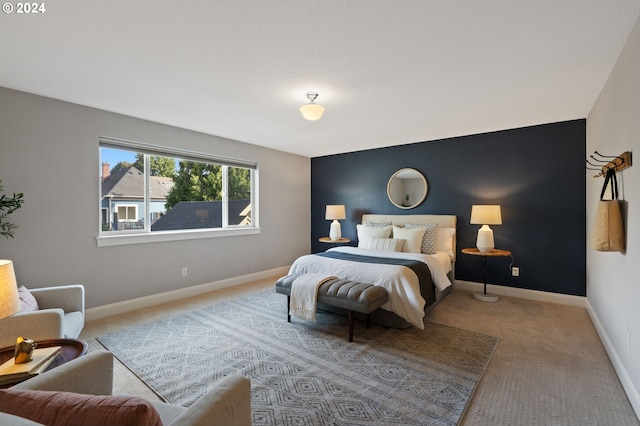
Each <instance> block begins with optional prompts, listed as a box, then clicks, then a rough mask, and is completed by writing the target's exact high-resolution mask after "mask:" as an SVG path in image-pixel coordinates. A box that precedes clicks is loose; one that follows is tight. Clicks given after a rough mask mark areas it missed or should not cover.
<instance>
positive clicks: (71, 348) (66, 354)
mask: <svg viewBox="0 0 640 426" xmlns="http://www.w3.org/2000/svg"><path fill="white" fill-rule="evenodd" d="M36 342H37V343H38V348H49V347H52V346H60V353H58V355H56V358H55V359H54V360H53V362H51V364H49V366H48V367H47V369H46V370H45V371H49V370H51V369H52V368H56V367H58V366H60V365H62V364H65V363H67V362H69V361H71V360H73V359H76V358H78V357H81V356H82V355H85V354H86V353H87V351H88V349H89V345H88V344H87V342H85V341H84V340H80V339H67V338H61V339H50V340H38V341H36ZM14 352H15V346H9V347H6V348H2V349H0V364H2V363H3V362H5V361H7V360H9V359H11V358H13V356H14ZM31 377H33V376H28V377H27V378H23V379H21V380H19V381H24V380H28V379H30V378H31ZM15 384H16V383H5V384H3V385H0V389H6V388H8V387H11V386H13V385H15Z"/></svg>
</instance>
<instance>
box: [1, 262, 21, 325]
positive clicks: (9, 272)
mask: <svg viewBox="0 0 640 426" xmlns="http://www.w3.org/2000/svg"><path fill="white" fill-rule="evenodd" d="M19 311H20V298H19V297H18V285H17V283H16V274H15V272H14V271H13V262H11V261H10V260H2V259H0V318H6V317H10V316H11V315H13V314H15V313H18V312H19Z"/></svg>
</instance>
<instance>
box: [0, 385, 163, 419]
mask: <svg viewBox="0 0 640 426" xmlns="http://www.w3.org/2000/svg"><path fill="white" fill-rule="evenodd" d="M0 411H2V412H5V413H9V414H13V415H15V416H19V417H22V418H25V419H29V420H32V421H34V422H38V423H42V424H46V425H48V426H57V425H65V426H75V425H78V426H84V425H89V424H92V425H93V424H95V425H98V424H99V425H104V426H110V425H113V426H126V425H132V426H133V425H136V426H137V425H148V426H162V421H161V420H160V416H159V415H158V412H157V411H156V410H155V409H154V408H153V406H152V405H151V403H150V402H149V401H147V400H145V399H143V398H137V397H128V396H111V395H109V396H104V395H99V396H96V395H83V394H78V393H71V392H51V391H38V390H12V389H3V390H0Z"/></svg>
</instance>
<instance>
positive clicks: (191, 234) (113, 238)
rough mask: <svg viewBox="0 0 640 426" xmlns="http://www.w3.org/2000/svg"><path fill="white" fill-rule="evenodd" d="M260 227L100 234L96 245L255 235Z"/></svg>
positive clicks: (107, 245)
mask: <svg viewBox="0 0 640 426" xmlns="http://www.w3.org/2000/svg"><path fill="white" fill-rule="evenodd" d="M259 233H260V228H253V227H251V228H227V229H199V230H189V231H169V232H161V231H157V232H150V233H145V234H119V235H100V236H98V237H97V238H96V242H97V246H98V247H111V246H122V245H129V244H146V243H160V242H165V241H184V240H199V239H202V238H218V237H232V236H240V235H255V234H259Z"/></svg>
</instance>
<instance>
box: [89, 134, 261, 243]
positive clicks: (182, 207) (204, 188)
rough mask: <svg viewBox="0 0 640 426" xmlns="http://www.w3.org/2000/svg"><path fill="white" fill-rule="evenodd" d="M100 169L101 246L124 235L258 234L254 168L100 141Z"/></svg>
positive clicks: (173, 151) (192, 154) (186, 153)
mask: <svg viewBox="0 0 640 426" xmlns="http://www.w3.org/2000/svg"><path fill="white" fill-rule="evenodd" d="M100 170H101V176H100V199H99V203H100V212H101V213H100V226H99V229H100V233H99V238H98V240H99V245H103V244H101V243H100V240H101V239H109V237H117V236H125V235H126V236H147V237H148V236H149V235H153V234H156V235H159V234H165V235H166V234H172V235H173V237H172V238H170V239H182V238H183V237H184V238H189V236H188V235H189V234H192V235H193V233H195V232H197V233H198V237H204V236H215V233H218V234H224V235H230V233H229V232H230V231H240V232H238V233H246V232H247V231H251V230H256V229H257V223H258V221H257V209H256V206H257V197H256V193H257V191H256V182H257V165H256V164H255V163H252V162H248V161H243V160H235V159H229V158H224V157H216V156H211V155H207V154H202V153H196V152H190V151H184V150H179V149H172V148H166V147H159V146H154V145H148V144H142V143H137V142H129V141H122V140H118V139H110V138H100ZM203 231H212V232H213V231H215V232H214V233H213V234H212V233H209V234H203ZM221 231H227V232H226V233H225V232H221ZM176 234H182V236H183V237H177V238H176V236H175V235H176ZM231 234H233V232H231ZM147 240H148V238H147ZM147 240H145V241H136V240H129V241H128V242H126V243H129V242H146V241H147ZM157 240H158V239H156V238H154V239H152V240H149V241H157ZM112 243H113V241H112ZM120 243H122V242H120ZM120 243H117V244H120ZM105 245H111V243H107V244H105Z"/></svg>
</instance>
